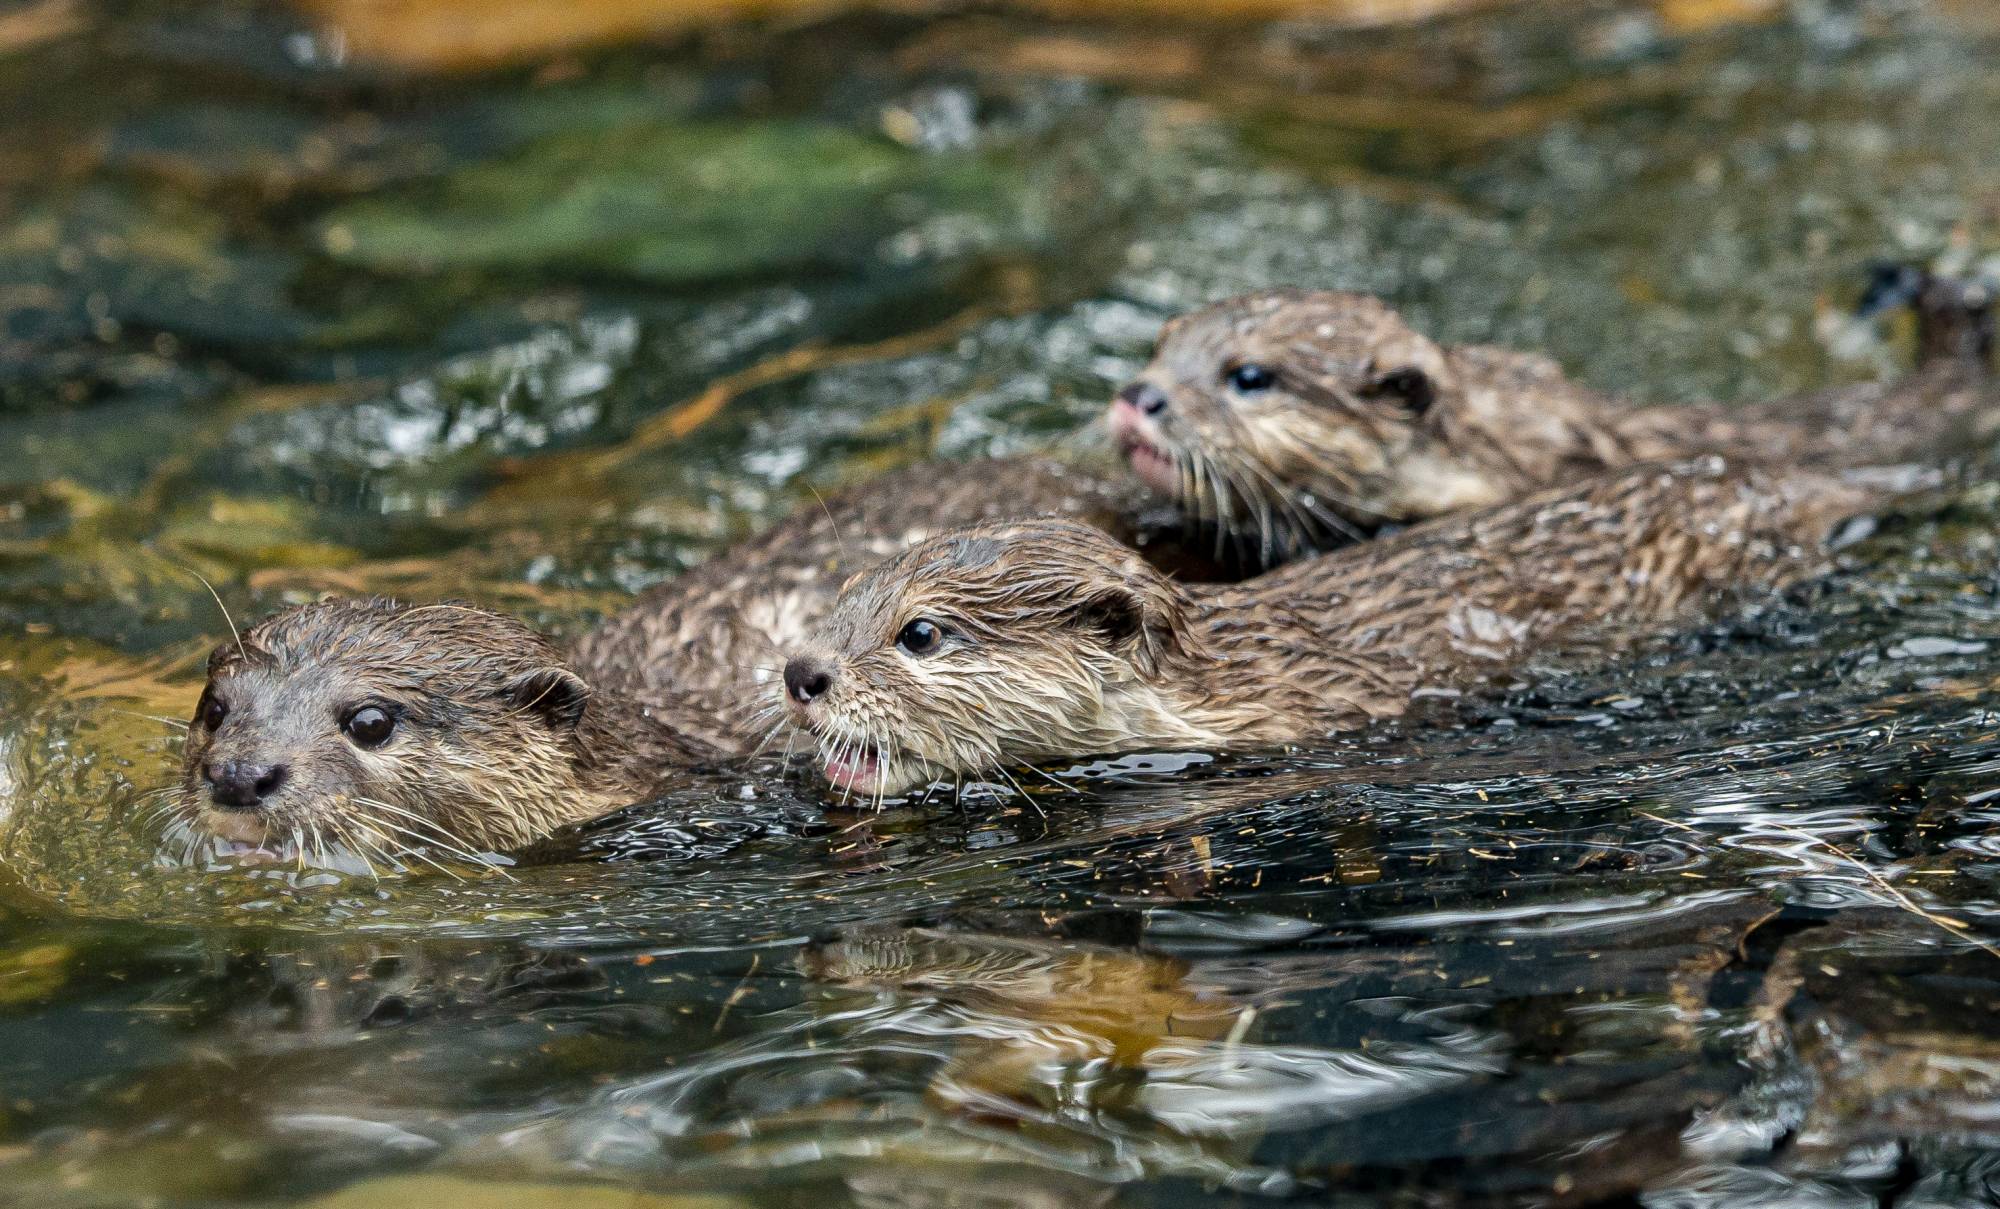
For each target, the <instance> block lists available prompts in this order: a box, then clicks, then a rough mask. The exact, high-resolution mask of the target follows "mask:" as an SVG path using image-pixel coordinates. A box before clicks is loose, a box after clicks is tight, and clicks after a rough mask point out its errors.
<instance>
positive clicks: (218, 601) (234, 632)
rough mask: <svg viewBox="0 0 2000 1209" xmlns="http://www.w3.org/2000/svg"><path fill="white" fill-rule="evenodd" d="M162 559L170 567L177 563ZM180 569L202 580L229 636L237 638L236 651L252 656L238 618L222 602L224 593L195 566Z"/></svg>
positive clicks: (245, 655)
mask: <svg viewBox="0 0 2000 1209" xmlns="http://www.w3.org/2000/svg"><path fill="white" fill-rule="evenodd" d="M162 561H163V562H166V564H167V565H168V566H170V567H171V566H176V565H177V564H175V563H174V562H173V561H172V560H170V559H162ZM180 569H181V570H183V571H185V572H187V573H188V574H189V575H192V576H194V577H195V578H196V579H197V580H200V581H201V586H202V587H204V588H207V589H208V594H209V596H211V597H213V598H214V600H215V607H216V608H218V609H220V610H221V611H222V620H223V621H224V622H226V623H227V624H228V626H229V636H230V637H231V638H234V639H235V640H236V653H237V654H238V655H240V656H242V657H243V658H244V660H246V661H247V660H248V659H249V658H250V652H249V651H247V650H245V649H244V647H243V632H242V631H241V630H238V629H237V628H236V619H235V618H234V617H231V616H230V615H229V606H228V605H226V604H223V603H222V593H220V592H217V591H216V590H215V585H214V584H212V583H210V582H208V579H207V578H206V577H205V576H203V575H202V573H201V572H199V571H197V570H195V569H194V568H193V567H181V568H180Z"/></svg>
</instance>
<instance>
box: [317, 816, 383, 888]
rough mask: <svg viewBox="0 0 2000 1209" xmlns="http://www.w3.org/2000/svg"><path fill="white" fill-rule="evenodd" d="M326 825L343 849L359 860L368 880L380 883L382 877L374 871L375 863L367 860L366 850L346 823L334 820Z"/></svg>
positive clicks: (330, 820)
mask: <svg viewBox="0 0 2000 1209" xmlns="http://www.w3.org/2000/svg"><path fill="white" fill-rule="evenodd" d="M327 825H328V828H329V829H330V830H332V831H333V832H334V833H335V834H336V835H338V836H339V837H340V843H341V845H342V846H343V847H345V848H346V849H347V850H348V851H349V852H352V853H353V854H354V855H355V856H357V857H360V858H361V864H362V867H363V868H365V869H367V870H368V876H369V878H371V879H372V880H374V881H378V882H379V881H381V880H382V875H381V874H380V873H378V872H377V871H376V869H375V862H374V861H371V860H369V859H368V848H367V847H366V846H365V845H364V844H363V843H362V841H361V840H360V839H359V838H357V837H356V836H355V835H354V832H353V830H352V829H351V828H350V827H349V826H348V825H347V823H345V822H343V821H342V820H340V819H338V818H334V819H329V820H328V821H327ZM376 855H378V856H379V855H380V853H379V852H378V853H377V854H376Z"/></svg>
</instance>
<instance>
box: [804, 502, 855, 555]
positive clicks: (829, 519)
mask: <svg viewBox="0 0 2000 1209" xmlns="http://www.w3.org/2000/svg"><path fill="white" fill-rule="evenodd" d="M806 490H807V491H810V492H812V497H813V500H814V501H815V502H816V503H818V504H819V510H820V511H821V512H823V513H825V514H826V524H827V528H829V529H831V530H832V531H833V548H834V549H835V550H836V551H838V552H839V554H840V563H841V565H842V566H850V565H852V564H850V563H849V562H848V560H847V543H846V542H845V541H844V540H843V539H842V538H841V536H840V522H839V521H837V520H835V519H834V518H833V509H831V508H829V507H827V506H826V497H825V496H823V495H821V494H820V493H819V488H817V487H815V486H813V485H812V484H811V483H807V484H806Z"/></svg>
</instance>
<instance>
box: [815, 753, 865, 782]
mask: <svg viewBox="0 0 2000 1209" xmlns="http://www.w3.org/2000/svg"><path fill="white" fill-rule="evenodd" d="M875 763H876V761H875V755H874V753H873V752H868V753H864V754H861V755H856V756H848V757H846V758H845V759H830V760H828V761H827V762H826V779H827V780H829V781H832V782H833V783H834V784H836V785H853V784H856V783H858V782H861V781H872V780H874V779H875Z"/></svg>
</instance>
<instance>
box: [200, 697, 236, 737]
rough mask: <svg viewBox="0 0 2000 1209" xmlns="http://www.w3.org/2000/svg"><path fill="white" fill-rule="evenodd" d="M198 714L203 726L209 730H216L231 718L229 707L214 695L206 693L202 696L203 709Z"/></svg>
mask: <svg viewBox="0 0 2000 1209" xmlns="http://www.w3.org/2000/svg"><path fill="white" fill-rule="evenodd" d="M198 713H199V716H200V718H201V724H202V725H203V726H204V727H206V728H207V729H209V730H214V729H216V728H217V727H219V726H221V725H222V720H223V719H224V718H227V717H228V716H229V707H228V706H227V705H224V704H223V703H222V698H220V697H218V696H216V695H215V694H214V693H212V692H211V693H205V694H203V696H202V699H201V708H200V710H199V711H198Z"/></svg>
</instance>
